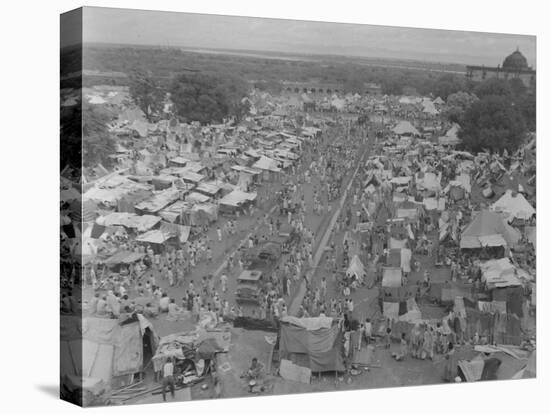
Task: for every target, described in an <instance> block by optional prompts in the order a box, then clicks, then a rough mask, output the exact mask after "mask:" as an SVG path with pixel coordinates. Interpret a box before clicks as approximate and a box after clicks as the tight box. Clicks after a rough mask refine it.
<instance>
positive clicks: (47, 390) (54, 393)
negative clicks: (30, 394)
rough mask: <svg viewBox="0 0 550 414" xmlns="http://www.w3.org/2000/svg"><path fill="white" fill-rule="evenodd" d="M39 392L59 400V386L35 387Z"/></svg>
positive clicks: (44, 385) (42, 385) (43, 385)
mask: <svg viewBox="0 0 550 414" xmlns="http://www.w3.org/2000/svg"><path fill="white" fill-rule="evenodd" d="M36 388H37V389H38V390H39V391H41V392H42V393H44V394H45V395H47V396H49V397H52V398H55V399H56V400H57V399H59V386H58V385H53V384H47V385H46V384H41V385H38V386H37V387H36Z"/></svg>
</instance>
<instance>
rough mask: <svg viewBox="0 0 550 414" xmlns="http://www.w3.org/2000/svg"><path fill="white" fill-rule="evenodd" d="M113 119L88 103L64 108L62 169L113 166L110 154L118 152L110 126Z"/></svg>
mask: <svg viewBox="0 0 550 414" xmlns="http://www.w3.org/2000/svg"><path fill="white" fill-rule="evenodd" d="M110 120H111V116H110V115H109V113H108V112H107V111H105V110H102V109H101V108H100V107H99V106H97V105H91V104H89V103H87V102H83V103H82V104H78V105H74V106H71V107H66V108H62V111H61V146H62V148H63V151H62V153H61V168H64V167H65V166H66V165H70V166H71V167H73V168H77V169H80V168H81V167H82V166H84V167H95V166H97V165H98V164H103V166H105V167H110V166H112V163H113V160H112V159H111V158H109V155H112V154H114V153H115V152H116V142H115V140H114V138H113V137H112V136H111V134H110V133H109V129H108V127H107V124H108V123H109V121H110Z"/></svg>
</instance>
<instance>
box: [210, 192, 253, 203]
mask: <svg viewBox="0 0 550 414" xmlns="http://www.w3.org/2000/svg"><path fill="white" fill-rule="evenodd" d="M256 196H257V194H256V193H255V192H253V193H247V192H244V191H241V190H233V191H232V192H230V193H229V194H227V195H226V196H225V197H223V198H222V199H221V200H220V202H219V203H220V204H223V205H227V206H232V207H238V206H240V205H242V204H245V203H247V202H250V201H254V200H255V199H256Z"/></svg>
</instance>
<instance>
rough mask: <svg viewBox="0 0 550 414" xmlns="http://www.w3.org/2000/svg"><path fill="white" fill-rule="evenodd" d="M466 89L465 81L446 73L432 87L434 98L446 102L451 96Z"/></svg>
mask: <svg viewBox="0 0 550 414" xmlns="http://www.w3.org/2000/svg"><path fill="white" fill-rule="evenodd" d="M462 89H464V81H463V80H462V79H459V78H458V77H457V76H456V75H453V74H450V73H446V74H444V75H441V76H440V77H439V78H438V79H437V80H436V81H435V82H434V85H433V87H432V93H433V94H434V96H439V97H441V98H442V99H444V100H447V98H448V97H449V95H451V94H453V93H456V92H458V91H460V90H462Z"/></svg>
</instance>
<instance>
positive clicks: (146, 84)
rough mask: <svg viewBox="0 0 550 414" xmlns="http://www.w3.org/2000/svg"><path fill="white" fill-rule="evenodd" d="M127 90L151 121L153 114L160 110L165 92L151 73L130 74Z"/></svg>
mask: <svg viewBox="0 0 550 414" xmlns="http://www.w3.org/2000/svg"><path fill="white" fill-rule="evenodd" d="M129 92H130V96H131V97H132V99H133V100H134V102H135V103H136V104H137V106H139V108H140V109H141V110H142V111H143V113H144V114H145V117H146V118H147V120H148V121H152V118H153V116H154V115H155V114H157V113H159V112H160V111H162V106H163V99H164V95H165V94H164V92H163V90H162V89H161V87H160V86H159V85H158V84H157V83H156V81H155V79H154V78H153V77H152V76H151V75H149V74H145V73H141V72H135V73H133V74H132V75H131V76H130V85H129Z"/></svg>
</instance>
